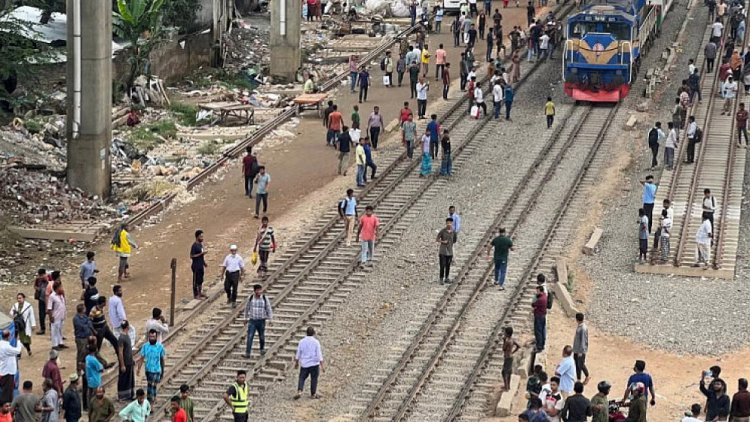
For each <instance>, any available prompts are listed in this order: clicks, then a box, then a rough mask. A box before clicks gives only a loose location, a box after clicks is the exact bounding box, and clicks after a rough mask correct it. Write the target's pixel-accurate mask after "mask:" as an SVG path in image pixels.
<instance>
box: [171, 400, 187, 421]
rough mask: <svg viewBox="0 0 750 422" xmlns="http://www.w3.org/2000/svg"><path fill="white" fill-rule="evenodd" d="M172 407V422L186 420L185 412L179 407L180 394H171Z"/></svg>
mask: <svg viewBox="0 0 750 422" xmlns="http://www.w3.org/2000/svg"><path fill="white" fill-rule="evenodd" d="M170 401H171V403H170V406H171V407H172V422H187V413H185V409H183V408H181V407H180V396H173V397H172V399H171V400H170Z"/></svg>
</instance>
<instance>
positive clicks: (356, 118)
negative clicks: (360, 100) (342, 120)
mask: <svg viewBox="0 0 750 422" xmlns="http://www.w3.org/2000/svg"><path fill="white" fill-rule="evenodd" d="M359 121H360V118H359V106H358V105H355V106H354V111H352V129H359Z"/></svg>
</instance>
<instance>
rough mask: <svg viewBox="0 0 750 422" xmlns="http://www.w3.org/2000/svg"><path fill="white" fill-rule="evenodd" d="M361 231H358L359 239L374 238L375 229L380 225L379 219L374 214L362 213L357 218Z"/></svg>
mask: <svg viewBox="0 0 750 422" xmlns="http://www.w3.org/2000/svg"><path fill="white" fill-rule="evenodd" d="M359 224H360V227H362V231H360V233H359V240H375V230H376V229H377V228H378V226H379V225H380V219H379V218H378V217H377V216H376V215H375V214H373V215H367V214H365V215H363V216H362V217H360V219H359Z"/></svg>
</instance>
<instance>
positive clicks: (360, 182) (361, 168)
mask: <svg viewBox="0 0 750 422" xmlns="http://www.w3.org/2000/svg"><path fill="white" fill-rule="evenodd" d="M366 169H367V167H365V165H364V164H357V186H364V185H365V171H366Z"/></svg>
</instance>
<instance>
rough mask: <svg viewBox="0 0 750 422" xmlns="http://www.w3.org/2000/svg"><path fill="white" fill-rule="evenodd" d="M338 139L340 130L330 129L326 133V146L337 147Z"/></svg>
mask: <svg viewBox="0 0 750 422" xmlns="http://www.w3.org/2000/svg"><path fill="white" fill-rule="evenodd" d="M338 137H339V131H338V130H333V129H328V131H327V132H326V144H327V145H335V144H336V139H338Z"/></svg>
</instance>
